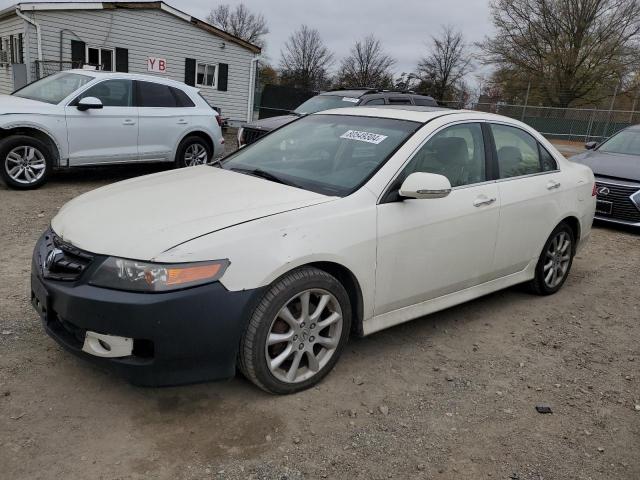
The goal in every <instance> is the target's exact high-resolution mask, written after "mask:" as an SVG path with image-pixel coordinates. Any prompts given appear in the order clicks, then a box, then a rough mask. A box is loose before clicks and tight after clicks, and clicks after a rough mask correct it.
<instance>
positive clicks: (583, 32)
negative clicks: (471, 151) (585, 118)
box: [480, 0, 640, 107]
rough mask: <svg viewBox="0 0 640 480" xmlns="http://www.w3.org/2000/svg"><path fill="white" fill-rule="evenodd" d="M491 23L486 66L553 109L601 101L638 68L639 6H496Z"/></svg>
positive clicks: (603, 2)
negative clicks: (529, 91)
mask: <svg viewBox="0 0 640 480" xmlns="http://www.w3.org/2000/svg"><path fill="white" fill-rule="evenodd" d="M491 17H492V20H493V24H494V27H495V29H496V35H495V36H494V37H493V38H487V39H485V41H484V42H482V43H481V44H480V46H481V48H482V49H483V50H484V52H485V55H486V58H485V61H486V62H487V63H490V64H493V65H494V66H495V67H497V70H498V72H500V73H499V75H498V77H500V78H502V79H503V81H513V82H514V83H519V85H520V88H522V85H524V88H526V86H527V85H528V84H529V82H531V92H532V94H535V95H538V96H539V97H540V99H541V101H543V102H544V103H546V104H547V105H550V106H556V107H567V106H569V105H572V104H576V103H586V102H595V101H598V100H599V99H601V98H603V97H605V96H607V95H609V94H610V93H611V91H613V89H614V86H618V85H620V84H621V82H622V81H623V78H624V77H625V75H627V74H628V73H629V71H630V70H631V68H632V66H633V65H634V64H636V62H637V53H638V49H637V40H638V34H639V33H640V26H639V25H640V2H638V1H637V0H555V1H549V0H492V2H491ZM509 87H510V85H509V84H508V83H503V89H504V90H506V91H508V90H509Z"/></svg>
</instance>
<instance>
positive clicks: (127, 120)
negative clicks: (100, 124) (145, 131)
mask: <svg viewBox="0 0 640 480" xmlns="http://www.w3.org/2000/svg"><path fill="white" fill-rule="evenodd" d="M122 124H123V125H135V124H136V122H135V121H134V120H131V119H130V118H127V119H126V120H125V121H123V122H122Z"/></svg>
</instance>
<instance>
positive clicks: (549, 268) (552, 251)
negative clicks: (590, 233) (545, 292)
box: [542, 232, 571, 288]
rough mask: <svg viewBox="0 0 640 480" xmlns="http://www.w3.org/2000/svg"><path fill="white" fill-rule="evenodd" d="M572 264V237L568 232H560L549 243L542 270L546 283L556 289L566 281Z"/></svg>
mask: <svg viewBox="0 0 640 480" xmlns="http://www.w3.org/2000/svg"><path fill="white" fill-rule="evenodd" d="M570 263H571V237H570V236H569V234H568V233H567V232H558V234H557V235H556V236H555V237H553V239H552V240H551V242H550V243H549V247H548V248H547V251H546V253H545V263H544V267H543V269H542V271H543V274H544V283H545V285H546V286H547V287H549V288H556V287H557V286H558V285H560V283H562V281H563V280H564V278H565V276H566V275H567V272H568V270H569V264H570Z"/></svg>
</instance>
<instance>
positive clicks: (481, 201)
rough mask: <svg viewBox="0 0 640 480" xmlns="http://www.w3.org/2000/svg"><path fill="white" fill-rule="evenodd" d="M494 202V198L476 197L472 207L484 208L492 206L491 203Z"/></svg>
mask: <svg viewBox="0 0 640 480" xmlns="http://www.w3.org/2000/svg"><path fill="white" fill-rule="evenodd" d="M495 201H496V199H495V197H492V198H488V197H485V196H484V195H483V196H481V197H478V198H476V199H475V200H474V202H473V206H474V207H483V206H485V205H491V204H492V203H493V202H495Z"/></svg>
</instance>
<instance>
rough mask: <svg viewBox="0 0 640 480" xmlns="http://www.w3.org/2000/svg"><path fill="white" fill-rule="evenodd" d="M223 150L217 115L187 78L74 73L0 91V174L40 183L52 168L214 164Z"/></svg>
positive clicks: (15, 182)
mask: <svg viewBox="0 0 640 480" xmlns="http://www.w3.org/2000/svg"><path fill="white" fill-rule="evenodd" d="M223 153H224V139H223V137H222V132H221V129H220V116H219V115H218V112H216V111H215V110H214V109H213V108H212V107H211V106H210V105H209V104H208V103H207V102H206V101H205V100H204V98H202V96H201V95H200V94H199V93H198V90H197V89H195V88H192V87H189V86H187V85H185V84H183V83H179V82H175V81H172V80H166V79H161V78H158V77H152V76H148V75H133V74H126V73H107V72H99V71H91V70H69V71H65V72H61V73H57V74H55V75H51V76H49V77H46V78H43V79H41V80H38V81H37V82H34V83H31V84H29V85H27V86H26V87H24V88H22V89H20V90H18V91H16V92H14V93H13V94H12V95H1V96H0V162H1V168H0V175H1V176H2V178H3V179H4V181H5V182H6V184H7V185H8V186H9V187H13V188H19V189H28V188H37V187H39V186H41V185H42V184H43V183H45V182H46V180H47V177H48V176H49V174H50V173H51V170H52V169H53V168H54V167H75V166H85V165H106V164H116V163H135V162H175V163H176V165H177V166H180V167H183V166H192V165H199V164H210V163H212V162H213V161H214V159H215V158H217V157H220V156H221V155H222V154H223Z"/></svg>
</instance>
